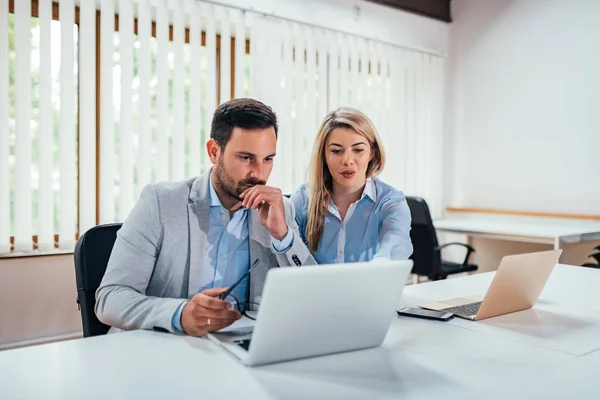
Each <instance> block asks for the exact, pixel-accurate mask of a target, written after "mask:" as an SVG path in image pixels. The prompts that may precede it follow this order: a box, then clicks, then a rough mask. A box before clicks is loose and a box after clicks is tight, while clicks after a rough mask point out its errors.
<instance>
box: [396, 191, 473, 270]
mask: <svg viewBox="0 0 600 400" xmlns="http://www.w3.org/2000/svg"><path fill="white" fill-rule="evenodd" d="M406 200H407V202H408V207H409V208H410V213H411V217H412V222H411V225H410V228H411V230H410V238H411V240H412V244H413V254H412V255H411V256H410V258H411V260H413V263H414V266H413V270H412V272H413V274H417V275H420V276H426V277H428V278H429V279H431V280H438V279H446V278H447V277H448V275H450V274H458V273H461V272H472V271H477V265H474V264H469V257H470V256H471V253H474V252H475V249H474V248H473V247H471V246H469V245H467V244H464V243H446V244H444V245H442V246H440V245H439V243H438V239H437V235H436V232H435V228H434V226H433V221H432V220H431V214H430V212H429V207H428V206H427V202H426V201H425V200H423V199H422V198H420V197H407V198H406ZM455 245H456V246H463V247H466V248H467V255H466V257H465V260H464V261H463V262H462V264H458V263H453V262H449V261H443V260H442V255H441V254H442V253H441V250H442V249H443V248H445V247H448V246H455Z"/></svg>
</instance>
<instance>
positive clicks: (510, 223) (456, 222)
mask: <svg viewBox="0 0 600 400" xmlns="http://www.w3.org/2000/svg"><path fill="white" fill-rule="evenodd" d="M569 224H570V225H569ZM433 225H434V226H435V229H436V230H439V231H441V232H449V233H457V234H462V235H467V236H472V237H481V238H485V239H499V240H512V241H517V242H527V243H539V244H547V245H551V246H553V247H554V249H560V248H561V246H562V244H563V243H579V242H584V241H591V240H600V223H593V224H590V223H587V221H586V223H584V224H577V223H576V222H566V223H565V222H564V221H561V222H560V223H558V222H557V223H556V224H552V223H548V221H546V222H545V223H536V222H533V221H532V220H531V218H529V219H523V220H522V221H519V220H518V219H517V218H514V217H507V218H506V220H501V219H498V218H497V216H495V217H494V218H485V217H479V218H468V219H467V218H465V219H442V220H437V221H434V222H433ZM590 250H591V249H590Z"/></svg>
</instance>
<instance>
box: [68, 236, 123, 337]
mask: <svg viewBox="0 0 600 400" xmlns="http://www.w3.org/2000/svg"><path fill="white" fill-rule="evenodd" d="M121 225H122V224H107V225H99V226H95V227H93V228H92V229H90V230H89V231H87V232H86V233H84V234H83V236H81V237H80V238H79V240H78V241H77V245H76V246H75V252H74V257H75V279H76V282H77V303H78V304H79V310H80V311H81V322H82V325H83V336H84V337H89V336H97V335H104V334H105V333H106V332H108V330H109V329H110V326H108V325H104V324H103V323H102V322H100V321H99V320H98V318H97V317H96V313H95V312H94V306H95V305H96V289H98V286H100V282H102V277H103V276H104V272H106V266H107V264H108V259H109V257H110V253H111V251H112V249H113V246H114V244H115V240H116V238H117V231H118V230H119V229H121Z"/></svg>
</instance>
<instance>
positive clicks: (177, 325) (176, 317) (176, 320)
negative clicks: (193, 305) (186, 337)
mask: <svg viewBox="0 0 600 400" xmlns="http://www.w3.org/2000/svg"><path fill="white" fill-rule="evenodd" d="M186 304H187V301H186V302H183V303H181V305H179V307H177V310H176V311H175V314H173V318H172V319H171V325H173V329H175V331H177V332H179V333H184V332H183V329H181V311H182V310H183V307H184V306H185V305H186Z"/></svg>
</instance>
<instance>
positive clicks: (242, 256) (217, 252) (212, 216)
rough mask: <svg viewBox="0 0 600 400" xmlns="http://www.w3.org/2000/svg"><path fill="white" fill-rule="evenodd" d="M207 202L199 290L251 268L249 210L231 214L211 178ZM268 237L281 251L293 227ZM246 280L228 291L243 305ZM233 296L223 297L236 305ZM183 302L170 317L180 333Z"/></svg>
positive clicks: (229, 282)
mask: <svg viewBox="0 0 600 400" xmlns="http://www.w3.org/2000/svg"><path fill="white" fill-rule="evenodd" d="M209 204H210V213H209V223H208V237H207V244H206V250H207V256H206V263H205V267H204V268H203V270H202V279H201V282H199V287H198V292H202V291H203V290H206V289H210V288H213V287H228V286H231V285H233V284H234V283H235V282H237V281H238V279H239V278H241V277H242V276H243V275H244V274H245V273H246V272H247V271H248V269H249V268H250V249H249V240H248V237H249V233H248V209H247V208H243V207H241V208H239V209H238V210H236V211H235V212H234V213H233V216H231V217H230V214H229V210H227V209H226V208H224V207H223V205H222V204H221V201H220V200H219V197H218V196H217V192H216V191H215V189H214V187H213V184H212V179H211V180H210V187H209ZM271 239H272V240H271V241H272V244H273V247H274V248H275V249H276V250H277V251H284V250H286V249H287V248H288V247H290V246H291V244H292V242H293V239H294V234H293V231H292V230H288V234H287V236H286V237H285V238H284V239H283V240H281V241H279V240H276V239H275V238H271ZM192 246H193V244H192ZM249 280H250V277H245V278H244V280H243V281H242V282H240V284H239V285H238V286H236V287H235V289H233V291H232V293H231V294H232V296H233V297H235V298H236V299H237V300H238V301H239V303H240V304H244V303H245V302H246V301H247V299H248V283H249ZM232 296H230V297H229V298H227V299H226V300H228V301H230V302H232V303H233V305H234V306H235V305H236V303H235V300H234V299H233V297H232ZM184 305H185V303H184V304H182V305H181V306H179V308H178V309H177V311H176V312H175V314H174V315H173V320H172V324H173V327H174V328H175V330H177V331H179V332H182V329H181V310H182V309H183V306H184Z"/></svg>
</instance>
